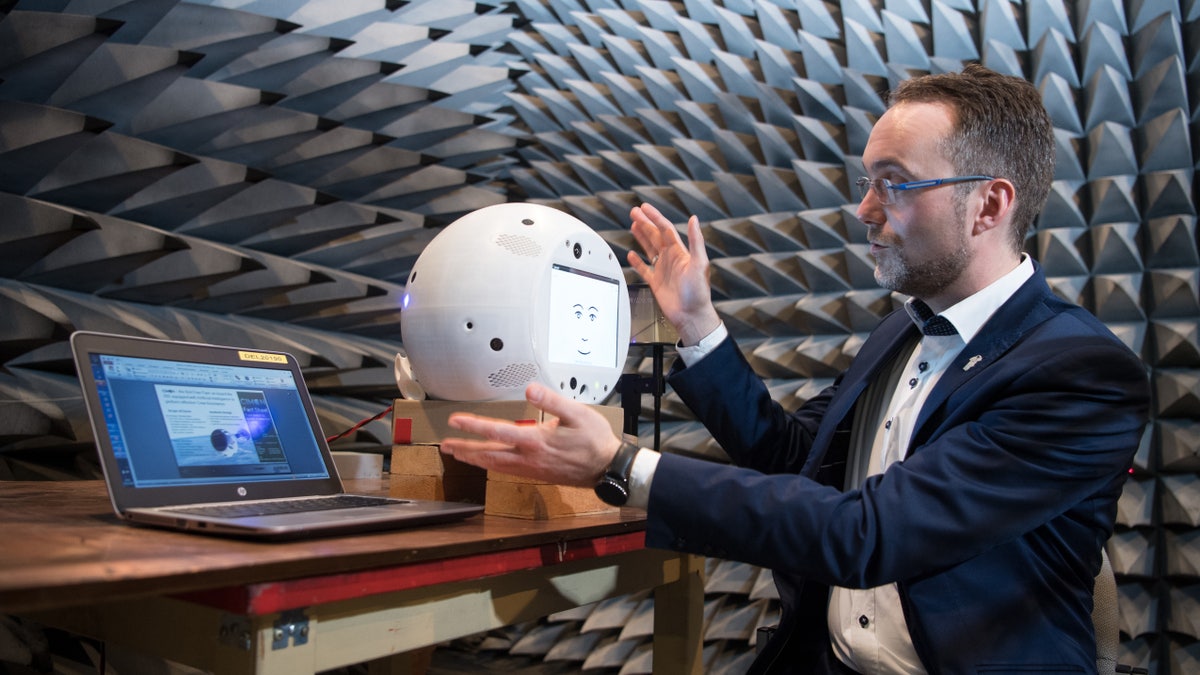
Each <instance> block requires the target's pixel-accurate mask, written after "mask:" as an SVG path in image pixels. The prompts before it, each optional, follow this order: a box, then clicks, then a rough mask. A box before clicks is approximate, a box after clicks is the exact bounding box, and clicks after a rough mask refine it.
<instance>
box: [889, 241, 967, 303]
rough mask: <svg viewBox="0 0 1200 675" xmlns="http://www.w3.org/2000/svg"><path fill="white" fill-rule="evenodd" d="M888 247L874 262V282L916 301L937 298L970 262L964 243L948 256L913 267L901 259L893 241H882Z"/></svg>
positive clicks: (902, 250)
mask: <svg viewBox="0 0 1200 675" xmlns="http://www.w3.org/2000/svg"><path fill="white" fill-rule="evenodd" d="M880 243H883V244H885V245H887V246H888V248H887V249H885V251H884V254H883V256H881V257H880V258H877V259H876V261H875V281H876V283H878V284H879V285H880V286H882V287H883V288H886V289H888V290H890V291H896V292H898V293H903V294H905V295H910V296H913V297H917V298H930V297H934V296H936V295H938V294H939V293H941V292H942V291H943V290H945V289H946V288H947V287H949V286H950V284H952V283H954V282H955V281H957V280H958V277H959V276H960V275H961V274H962V272H963V270H964V269H966V268H967V264H968V263H969V262H970V251H969V250H968V249H967V242H965V241H960V242H958V247H957V248H956V249H955V250H953V251H951V252H950V253H949V254H948V255H945V256H942V257H940V258H937V259H934V260H928V261H925V262H922V263H917V264H914V263H912V262H910V261H909V260H907V259H906V258H905V256H904V247H903V246H897V245H895V244H896V242H883V241H881V242H880Z"/></svg>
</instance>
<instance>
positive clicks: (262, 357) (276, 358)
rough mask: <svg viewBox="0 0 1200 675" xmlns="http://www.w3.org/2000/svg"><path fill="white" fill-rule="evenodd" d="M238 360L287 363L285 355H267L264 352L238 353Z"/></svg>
mask: <svg viewBox="0 0 1200 675" xmlns="http://www.w3.org/2000/svg"><path fill="white" fill-rule="evenodd" d="M238 358H239V359H241V360H243V361H262V362H264V363H287V362H288V361H287V355H285V354H268V353H266V352H243V351H240V350H239V351H238Z"/></svg>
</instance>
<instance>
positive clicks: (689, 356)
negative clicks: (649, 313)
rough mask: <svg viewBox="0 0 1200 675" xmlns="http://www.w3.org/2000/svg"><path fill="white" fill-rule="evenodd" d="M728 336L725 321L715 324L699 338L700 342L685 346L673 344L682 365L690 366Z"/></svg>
mask: <svg viewBox="0 0 1200 675" xmlns="http://www.w3.org/2000/svg"><path fill="white" fill-rule="evenodd" d="M727 337H729V329H728V328H726V327H725V322H724V321H722V322H721V323H719V324H717V327H716V328H714V329H713V331H712V332H711V333H709V334H708V335H705V336H704V337H703V338H701V339H700V342H698V343H696V344H694V345H692V346H691V347H686V346H684V345H682V344H677V345H675V351H676V352H677V353H678V354H679V358H681V359H683V365H685V366H690V365H692V364H693V363H696V362H697V361H699V360H700V359H702V358H704V357H706V356H708V355H709V354H710V353H712V350H714V349H716V348H717V345H719V344H721V343H722V342H723V341H724V340H725V338H727Z"/></svg>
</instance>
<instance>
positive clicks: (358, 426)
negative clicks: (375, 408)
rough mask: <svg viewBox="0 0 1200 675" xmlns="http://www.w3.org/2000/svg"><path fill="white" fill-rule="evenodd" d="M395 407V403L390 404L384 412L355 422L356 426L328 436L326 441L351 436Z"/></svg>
mask: <svg viewBox="0 0 1200 675" xmlns="http://www.w3.org/2000/svg"><path fill="white" fill-rule="evenodd" d="M394 407H395V404H393V405H389V406H388V407H387V408H385V409H384V410H383V412H381V413H379V414H378V415H376V416H374V417H371V418H368V419H365V420H363V421H361V422H359V423H358V424H355V425H354V426H352V427H350V428H349V429H347V430H345V431H343V432H342V433H340V434H337V435H335V436H330V437H328V438H326V439H325V442H326V443H332V442H334V441H336V440H337V439H339V438H342V437H345V436H349V435H350V434H352V433H354V432H356V431H358V430H359V429H361V428H363V427H365V426H366V425H368V424H370V423H371V422H374V421H375V420H377V419H379V418H380V417H383V416H384V415H386V414H388V413H390V412H392V408H394Z"/></svg>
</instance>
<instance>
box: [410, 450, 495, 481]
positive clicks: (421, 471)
mask: <svg viewBox="0 0 1200 675" xmlns="http://www.w3.org/2000/svg"><path fill="white" fill-rule="evenodd" d="M391 472H392V474H393V475H397V474H399V475H405V476H444V475H446V474H478V473H482V472H483V469H480V468H478V467H474V466H471V465H470V464H466V463H463V462H460V461H459V460H457V459H455V458H454V457H453V456H451V455H445V454H442V451H441V450H440V449H438V446H436V445H393V446H392V468H391Z"/></svg>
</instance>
